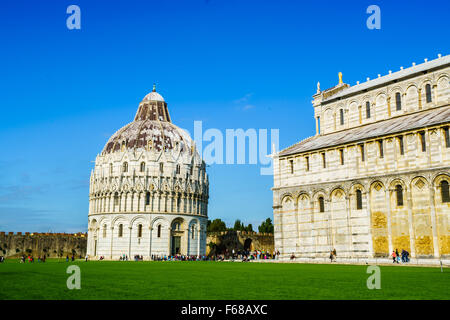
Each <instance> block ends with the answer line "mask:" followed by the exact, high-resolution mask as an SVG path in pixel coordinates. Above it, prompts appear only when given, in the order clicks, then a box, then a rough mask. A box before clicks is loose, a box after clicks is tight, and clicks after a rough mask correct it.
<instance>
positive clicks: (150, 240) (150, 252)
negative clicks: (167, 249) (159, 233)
mask: <svg viewBox="0 0 450 320" xmlns="http://www.w3.org/2000/svg"><path fill="white" fill-rule="evenodd" d="M150 223H151V222H150ZM148 230H149V231H150V237H149V238H150V239H149V243H148V259H149V260H151V259H152V237H153V227H152V226H151V225H150V226H149V227H148Z"/></svg>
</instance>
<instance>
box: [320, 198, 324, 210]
mask: <svg viewBox="0 0 450 320" xmlns="http://www.w3.org/2000/svg"><path fill="white" fill-rule="evenodd" d="M319 212H325V203H324V201H323V197H319Z"/></svg>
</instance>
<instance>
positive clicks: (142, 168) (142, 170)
mask: <svg viewBox="0 0 450 320" xmlns="http://www.w3.org/2000/svg"><path fill="white" fill-rule="evenodd" d="M141 172H145V162H141Z"/></svg>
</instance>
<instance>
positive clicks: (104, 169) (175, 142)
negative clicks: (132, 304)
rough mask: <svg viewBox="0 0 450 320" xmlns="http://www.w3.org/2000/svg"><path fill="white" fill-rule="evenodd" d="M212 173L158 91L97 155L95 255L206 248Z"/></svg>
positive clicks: (91, 239) (92, 223) (91, 227)
mask: <svg viewBox="0 0 450 320" xmlns="http://www.w3.org/2000/svg"><path fill="white" fill-rule="evenodd" d="M208 190H209V183H208V176H207V174H206V166H205V163H204V162H203V161H202V160H201V158H200V156H199V154H198V152H197V150H196V148H195V145H194V142H193V141H192V140H191V138H190V137H189V135H188V134H187V133H186V132H185V131H183V130H182V129H180V128H178V127H177V126H175V125H174V124H172V122H171V119H170V115H169V111H168V109H167V103H166V102H165V101H164V99H163V97H162V96H161V95H160V94H158V93H157V92H156V91H155V88H153V91H152V92H150V93H149V94H148V95H147V96H146V97H145V98H144V99H143V100H142V102H141V103H140V104H139V108H138V111H137V113H136V116H135V118H134V121H133V122H131V123H129V124H127V125H126V126H124V127H123V128H121V129H119V130H118V131H117V132H116V133H115V134H114V135H113V136H112V137H111V138H110V139H109V141H108V142H107V143H106V145H105V147H104V149H103V151H102V152H101V153H100V154H99V155H98V156H97V158H96V160H95V168H94V170H93V171H92V173H91V179H90V194H89V224H88V247H87V252H88V255H89V256H90V257H91V258H99V257H100V256H103V257H104V258H105V259H119V257H120V256H122V255H124V254H125V255H127V256H128V257H129V258H131V259H132V258H133V257H134V256H135V255H142V256H143V257H144V259H146V260H148V259H151V257H152V256H154V255H159V256H164V255H175V254H183V255H199V254H205V252H206V224H207V218H208V209H207V208H208Z"/></svg>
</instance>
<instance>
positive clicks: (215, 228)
mask: <svg viewBox="0 0 450 320" xmlns="http://www.w3.org/2000/svg"><path fill="white" fill-rule="evenodd" d="M226 230H227V225H226V224H225V222H223V221H222V220H220V219H214V220H213V221H209V220H208V223H207V229H206V231H207V232H220V231H226Z"/></svg>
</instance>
